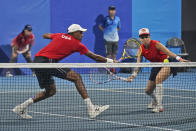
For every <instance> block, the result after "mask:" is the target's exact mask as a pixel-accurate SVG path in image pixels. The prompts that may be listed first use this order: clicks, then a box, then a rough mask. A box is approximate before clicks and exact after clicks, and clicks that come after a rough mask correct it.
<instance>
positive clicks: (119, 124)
mask: <svg viewBox="0 0 196 131" xmlns="http://www.w3.org/2000/svg"><path fill="white" fill-rule="evenodd" d="M121 75H122V76H123V74H121ZM148 75H149V74H148V73H141V74H140V75H139V76H138V77H137V78H136V79H135V81H133V82H132V83H126V82H123V81H119V80H113V81H111V82H109V83H106V84H100V85H98V84H94V83H92V82H90V80H89V75H88V74H82V77H83V80H84V83H85V85H86V88H87V90H88V93H89V96H90V98H91V99H92V101H93V103H95V104H102V105H105V104H109V105H110V108H109V109H108V110H106V111H105V112H103V113H102V114H101V115H100V116H98V117H96V118H95V119H90V118H89V117H88V114H87V109H86V105H85V104H84V101H83V100H82V99H81V97H80V95H79V94H78V93H77V91H76V89H75V87H74V84H73V83H71V82H68V81H64V80H60V79H55V81H56V85H57V93H56V95H55V96H54V97H52V98H49V99H47V100H44V101H41V102H39V103H36V104H33V105H32V106H31V107H30V108H29V114H30V115H32V116H33V119H31V120H24V119H22V118H20V117H19V116H17V115H16V114H15V113H13V112H12V109H13V108H14V106H16V105H18V104H20V103H22V102H23V101H24V100H26V99H28V98H29V97H31V96H34V95H35V93H37V92H39V91H40V89H39V86H38V83H37V80H36V77H32V76H27V75H21V76H15V77H12V78H6V77H0V88H1V92H0V99H1V103H0V110H1V111H0V116H1V117H0V130H2V131H5V130H15V131H23V130H28V131H34V130H40V131H41V130H42V131H49V130H51V131H52V130H63V131H69V130H73V131H86V130H104V131H114V130H117V131H129V130H131V131H152V130H154V131H185V130H186V131H187V130H193V129H196V88H195V85H196V76H195V73H193V72H185V73H179V74H178V75H177V76H176V77H175V78H172V77H170V78H169V79H168V80H167V81H166V82H165V83H164V87H165V90H164V98H163V99H164V100H163V103H164V110H165V111H164V112H162V113H152V111H151V110H149V109H147V104H148V103H149V102H150V98H149V97H148V96H146V95H145V90H144V88H145V85H146V81H147V78H148Z"/></svg>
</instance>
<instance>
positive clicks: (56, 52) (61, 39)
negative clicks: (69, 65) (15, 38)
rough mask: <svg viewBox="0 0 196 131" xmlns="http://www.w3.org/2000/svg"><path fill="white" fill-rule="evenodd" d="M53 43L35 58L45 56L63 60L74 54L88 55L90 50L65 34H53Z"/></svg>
mask: <svg viewBox="0 0 196 131" xmlns="http://www.w3.org/2000/svg"><path fill="white" fill-rule="evenodd" d="M51 39H52V41H51V42H50V43H49V44H48V45H47V46H46V47H44V48H43V49H41V50H40V51H39V52H38V53H37V54H36V55H35V56H44V57H47V58H49V59H56V60H61V59H63V58H65V57H67V56H69V55H71V54H72V53H74V52H80V54H81V55H83V54H86V53H87V52H88V49H87V47H86V46H85V45H83V44H82V43H81V42H80V41H79V40H77V39H75V38H74V37H72V36H71V35H68V34H65V33H56V34H51Z"/></svg>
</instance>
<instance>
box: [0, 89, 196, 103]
mask: <svg viewBox="0 0 196 131" xmlns="http://www.w3.org/2000/svg"><path fill="white" fill-rule="evenodd" d="M123 89H125V88H118V89H96V88H95V89H87V90H92V91H106V92H114V93H125V94H137V95H146V94H145V93H138V92H133V91H132V92H128V91H122V90H123ZM136 89H137V88H135V89H134V88H132V89H131V90H136ZM139 89H143V88H139ZM116 90H121V91H116ZM38 91H40V90H34V91H7V92H0V94H9V93H33V92H38ZM62 91H65V92H69V91H70V92H71V91H76V89H63V90H61V89H60V90H57V92H62ZM163 96H167V97H172V98H182V99H183V98H184V99H193V100H196V97H183V96H174V95H173V96H172V95H163Z"/></svg>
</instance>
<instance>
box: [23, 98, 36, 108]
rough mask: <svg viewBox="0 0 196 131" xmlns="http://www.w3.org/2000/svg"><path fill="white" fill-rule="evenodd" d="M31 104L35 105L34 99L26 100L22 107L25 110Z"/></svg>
mask: <svg viewBox="0 0 196 131" xmlns="http://www.w3.org/2000/svg"><path fill="white" fill-rule="evenodd" d="M31 104H33V99H32V98H29V99H28V100H26V101H25V102H24V103H22V104H21V106H22V107H23V108H26V107H27V106H30V105H31Z"/></svg>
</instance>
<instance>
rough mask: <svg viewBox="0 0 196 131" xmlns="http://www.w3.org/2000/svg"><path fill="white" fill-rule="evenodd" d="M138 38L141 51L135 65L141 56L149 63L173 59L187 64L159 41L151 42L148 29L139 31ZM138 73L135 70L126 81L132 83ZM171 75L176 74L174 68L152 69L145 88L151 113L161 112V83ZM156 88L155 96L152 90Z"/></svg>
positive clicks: (172, 60)
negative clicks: (149, 99)
mask: <svg viewBox="0 0 196 131" xmlns="http://www.w3.org/2000/svg"><path fill="white" fill-rule="evenodd" d="M139 37H140V41H141V43H142V44H141V49H142V50H139V52H138V53H139V54H141V55H138V58H137V63H140V62H141V61H142V58H143V56H144V57H145V58H146V59H147V60H149V61H150V62H164V61H168V62H174V61H175V59H176V60H177V61H180V62H187V60H184V59H182V58H181V57H179V56H177V55H176V54H174V53H173V52H171V51H169V50H168V49H167V48H166V47H165V46H164V45H162V44H161V43H160V42H159V41H156V40H151V37H150V33H149V29H147V28H142V29H140V30H139ZM138 73H139V68H135V70H134V72H133V74H132V75H131V76H130V77H129V78H128V81H132V80H133V79H134V78H135V77H136V75H137V74H138ZM170 74H173V75H174V76H175V75H176V74H177V72H176V70H175V68H170V67H153V68H152V70H151V74H150V77H149V80H148V84H147V86H146V94H147V95H149V96H150V97H151V98H152V102H151V103H150V104H149V105H148V108H151V109H153V112H163V106H162V97H163V85H162V83H163V82H164V81H165V80H166V79H167V78H168V77H169V76H170ZM155 88H156V94H154V89H155Z"/></svg>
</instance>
